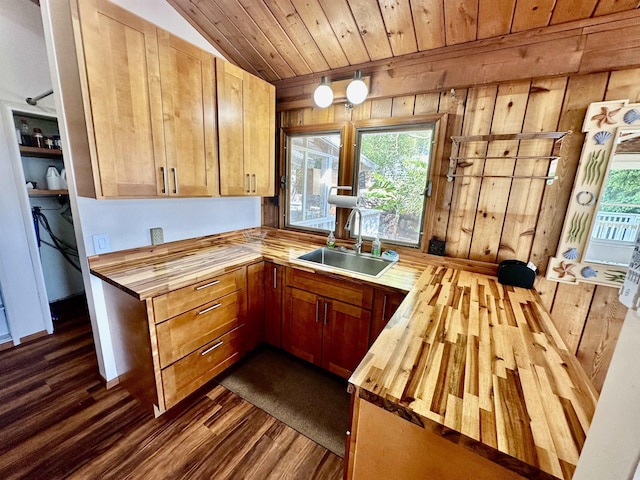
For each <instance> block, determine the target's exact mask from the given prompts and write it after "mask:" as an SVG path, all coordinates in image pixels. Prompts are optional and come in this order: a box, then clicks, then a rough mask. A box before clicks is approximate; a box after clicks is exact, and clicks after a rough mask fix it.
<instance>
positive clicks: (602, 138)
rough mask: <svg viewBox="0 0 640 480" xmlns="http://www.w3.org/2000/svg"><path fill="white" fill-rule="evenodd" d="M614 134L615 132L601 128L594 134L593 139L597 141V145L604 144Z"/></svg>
mask: <svg viewBox="0 0 640 480" xmlns="http://www.w3.org/2000/svg"><path fill="white" fill-rule="evenodd" d="M612 135H613V134H612V133H611V132H606V131H604V130H601V131H599V132H598V133H596V134H595V135H594V136H593V141H594V142H596V145H604V142H606V141H607V140H609V139H610V138H611V137H612Z"/></svg>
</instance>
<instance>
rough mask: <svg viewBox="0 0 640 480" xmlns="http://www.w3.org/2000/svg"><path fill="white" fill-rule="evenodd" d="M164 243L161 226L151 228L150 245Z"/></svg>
mask: <svg viewBox="0 0 640 480" xmlns="http://www.w3.org/2000/svg"><path fill="white" fill-rule="evenodd" d="M159 243H164V233H163V232H162V228H161V227H156V228H152V229H151V245H158V244H159Z"/></svg>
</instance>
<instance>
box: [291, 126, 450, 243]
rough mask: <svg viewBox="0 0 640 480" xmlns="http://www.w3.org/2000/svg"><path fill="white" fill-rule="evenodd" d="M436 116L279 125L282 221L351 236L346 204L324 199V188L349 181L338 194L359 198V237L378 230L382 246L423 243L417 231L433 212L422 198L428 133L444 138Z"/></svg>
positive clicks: (429, 158) (432, 138)
mask: <svg viewBox="0 0 640 480" xmlns="http://www.w3.org/2000/svg"><path fill="white" fill-rule="evenodd" d="M443 118H446V116H444V115H434V116H428V117H427V116H422V117H418V116H415V117H406V118H381V119H371V120H361V121H357V122H353V123H340V124H326V125H308V126H300V127H290V128H286V129H283V132H282V133H283V136H282V141H281V144H282V145H284V147H285V148H284V155H283V163H282V171H284V173H285V176H284V179H283V192H282V193H283V195H282V198H283V200H284V202H283V203H284V205H283V207H284V226H285V227H286V228H291V229H296V230H305V231H315V232H319V233H324V234H328V233H329V232H330V231H334V232H335V233H336V236H337V237H338V238H345V239H346V238H349V235H351V237H355V236H356V235H357V234H358V232H357V228H358V223H359V222H355V224H354V228H352V230H351V232H348V231H346V230H345V229H344V228H343V226H344V223H345V222H346V220H347V216H348V214H349V210H348V209H336V207H335V206H333V205H329V203H328V202H327V200H328V197H329V190H330V188H331V187H333V186H349V187H351V188H352V191H351V192H339V193H342V194H347V195H358V196H359V197H360V199H361V208H360V209H361V211H362V214H363V215H362V217H363V218H362V220H363V221H362V237H363V238H365V239H367V240H372V239H374V238H376V236H379V238H380V240H381V241H382V243H383V245H384V244H387V245H389V244H394V245H401V246H407V247H413V248H420V249H422V250H425V249H426V246H425V245H424V243H425V242H424V241H423V236H424V232H425V228H427V233H429V232H428V228H429V225H428V223H429V219H430V218H433V216H432V215H433V212H431V213H430V212H429V210H428V209H427V205H428V203H427V197H428V196H429V194H430V190H431V181H430V176H431V175H432V174H434V173H433V170H434V169H432V164H433V159H434V158H435V153H436V152H435V149H436V139H438V142H440V143H444V141H443V139H442V138H441V136H442V132H443V129H442V126H441V124H440V121H441V120H442V119H443ZM344 146H348V148H343V147H344ZM438 155H442V151H440V152H439V153H438ZM433 208H434V207H433V206H431V209H433Z"/></svg>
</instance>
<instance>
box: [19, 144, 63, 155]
mask: <svg viewBox="0 0 640 480" xmlns="http://www.w3.org/2000/svg"><path fill="white" fill-rule="evenodd" d="M20 153H21V154H22V155H24V156H27V157H42V158H61V157H62V150H60V149H57V148H38V147H27V146H26V145H20Z"/></svg>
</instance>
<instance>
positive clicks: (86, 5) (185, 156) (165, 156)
mask: <svg viewBox="0 0 640 480" xmlns="http://www.w3.org/2000/svg"><path fill="white" fill-rule="evenodd" d="M78 13H79V19H80V22H79V26H80V33H81V34H82V37H81V38H82V41H81V42H77V45H78V46H79V48H80V49H81V51H82V53H83V55H79V62H80V66H81V67H82V65H83V64H84V67H85V70H86V78H85V79H81V84H82V85H83V90H85V92H84V93H83V97H84V103H85V112H86V119H87V130H88V133H89V148H90V150H91V156H92V160H91V170H92V174H93V177H94V186H95V196H96V197H97V198H111V197H129V198H131V197H158V196H159V197H166V196H180V197H200V196H214V195H218V193H219V185H218V165H217V145H216V117H215V116H216V106H215V57H214V56H213V55H212V54H211V53H209V52H206V51H204V50H201V49H199V48H197V47H195V46H193V45H191V44H190V43H188V42H185V41H184V40H182V39H180V38H177V37H175V36H173V35H172V34H170V33H168V32H166V31H163V30H161V29H159V28H157V27H156V26H155V25H154V24H153V23H151V22H147V21H146V20H144V19H142V18H140V17H138V16H136V15H134V14H132V13H130V12H128V11H127V10H125V9H123V8H120V7H118V6H117V5H114V4H113V3H111V2H110V1H107V0H78ZM81 70H82V68H81ZM81 77H82V75H81ZM84 80H86V81H84Z"/></svg>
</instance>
